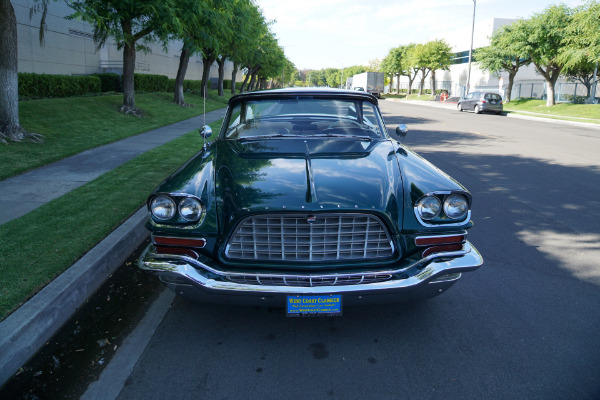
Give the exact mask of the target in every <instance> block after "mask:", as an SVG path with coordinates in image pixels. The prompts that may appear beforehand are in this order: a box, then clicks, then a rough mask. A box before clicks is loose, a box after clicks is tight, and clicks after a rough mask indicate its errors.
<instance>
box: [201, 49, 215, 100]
mask: <svg viewBox="0 0 600 400" xmlns="http://www.w3.org/2000/svg"><path fill="white" fill-rule="evenodd" d="M214 62H215V57H214V56H213V55H208V56H205V55H203V56H202V89H201V91H200V94H201V95H202V97H204V96H205V94H206V93H207V92H206V91H207V90H208V76H209V74H210V67H211V66H212V65H213V63H214Z"/></svg>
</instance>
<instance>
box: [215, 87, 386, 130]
mask: <svg viewBox="0 0 600 400" xmlns="http://www.w3.org/2000/svg"><path fill="white" fill-rule="evenodd" d="M298 136H300V137H307V138H314V137H323V136H326V137H347V138H357V139H364V140H372V139H375V138H384V137H385V134H384V128H383V122H382V120H381V116H380V114H379V111H378V109H377V107H376V106H375V105H374V104H372V103H370V102H368V101H363V100H360V99H358V100H357V99H340V98H315V97H302V96H294V97H288V98H279V99H272V98H271V99H252V100H250V99H248V100H243V101H239V102H237V103H235V104H234V105H233V106H232V107H231V108H230V111H229V113H228V118H227V121H226V123H225V132H224V137H225V138H227V139H246V140H252V139H261V138H264V137H298Z"/></svg>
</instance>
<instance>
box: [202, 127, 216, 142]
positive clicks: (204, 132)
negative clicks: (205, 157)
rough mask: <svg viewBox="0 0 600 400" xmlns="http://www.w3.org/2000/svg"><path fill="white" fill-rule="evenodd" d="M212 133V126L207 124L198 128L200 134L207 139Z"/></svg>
mask: <svg viewBox="0 0 600 400" xmlns="http://www.w3.org/2000/svg"><path fill="white" fill-rule="evenodd" d="M212 133H213V132H212V128H211V127H210V126H208V125H204V126H203V127H202V128H200V136H202V137H203V138H204V139H208V138H209V137H210V136H211V135H212Z"/></svg>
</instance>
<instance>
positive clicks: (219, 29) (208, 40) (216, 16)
mask: <svg viewBox="0 0 600 400" xmlns="http://www.w3.org/2000/svg"><path fill="white" fill-rule="evenodd" d="M228 5H229V4H228V3H227V2H225V1H221V2H215V1H212V0H182V6H183V7H182V8H183V9H184V10H186V12H184V13H182V15H181V18H180V20H181V23H182V27H183V29H182V30H181V31H180V32H177V33H176V34H175V35H172V37H173V38H175V39H177V38H179V39H182V41H183V46H182V48H181V54H180V56H179V67H178V68H177V76H176V78H175V94H174V100H173V101H174V102H175V103H176V104H179V105H185V104H186V103H185V98H184V94H183V83H184V80H185V75H186V72H187V68H188V65H189V60H190V57H191V56H192V55H193V54H195V53H198V52H200V51H201V50H202V48H203V47H204V48H207V47H208V48H210V49H212V48H215V47H218V45H219V43H218V40H219V37H223V36H225V35H227V34H228V33H229V31H230V28H229V26H230V24H229V23H228V22H231V21H230V19H229V14H228V13H227V12H228V11H229V9H224V8H225V7H226V6H228ZM203 72H204V71H203ZM205 83H206V81H203V85H202V89H201V90H202V93H204V87H205V85H204V84H205Z"/></svg>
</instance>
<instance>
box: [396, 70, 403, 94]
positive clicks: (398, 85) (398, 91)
mask: <svg viewBox="0 0 600 400" xmlns="http://www.w3.org/2000/svg"><path fill="white" fill-rule="evenodd" d="M401 76H402V75H400V74H396V77H397V79H398V80H397V81H396V93H398V94H400V77H401Z"/></svg>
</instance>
